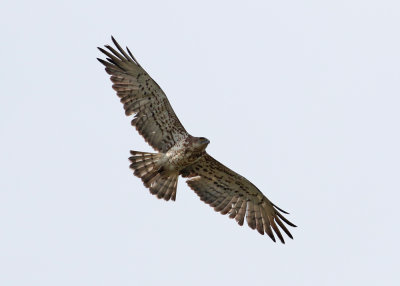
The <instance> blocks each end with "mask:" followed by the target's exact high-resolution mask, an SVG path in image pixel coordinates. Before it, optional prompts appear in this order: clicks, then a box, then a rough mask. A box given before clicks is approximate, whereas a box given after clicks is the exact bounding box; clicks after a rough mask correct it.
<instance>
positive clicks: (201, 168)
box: [98, 37, 295, 243]
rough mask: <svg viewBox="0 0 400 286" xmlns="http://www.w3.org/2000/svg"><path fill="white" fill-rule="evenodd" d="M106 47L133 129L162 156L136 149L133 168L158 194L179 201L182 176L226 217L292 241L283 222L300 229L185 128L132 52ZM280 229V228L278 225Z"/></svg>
mask: <svg viewBox="0 0 400 286" xmlns="http://www.w3.org/2000/svg"><path fill="white" fill-rule="evenodd" d="M111 38H112V41H113V43H114V45H115V47H116V49H114V48H113V47H111V46H108V45H106V46H105V48H106V49H102V48H99V50H100V51H101V52H102V53H103V54H105V55H106V56H107V58H106V60H102V59H98V60H99V61H100V62H101V63H102V64H103V65H104V66H105V70H106V72H107V73H108V74H110V75H111V81H112V82H113V85H112V87H113V89H114V90H115V91H116V92H117V95H118V96H119V97H120V99H121V102H122V104H123V105H124V109H125V114H126V115H127V116H129V115H134V118H133V120H132V125H133V126H135V128H136V130H137V131H138V132H139V133H140V134H141V135H142V136H143V137H144V139H145V140H146V142H147V143H149V144H150V145H151V146H152V147H153V148H154V149H155V150H156V151H158V153H147V152H138V151H131V155H132V156H131V157H130V158H129V160H130V161H131V165H130V168H131V169H132V170H133V172H134V174H135V175H136V176H137V177H139V178H141V179H142V181H143V184H144V185H145V187H147V188H148V189H149V190H150V192H151V193H152V194H153V195H156V196H157V197H158V198H160V199H161V198H162V199H165V200H167V201H168V200H170V199H171V200H175V199H176V189H177V183H178V176H179V175H181V176H182V177H185V178H188V179H187V181H186V182H187V184H188V185H189V187H190V188H191V189H193V190H194V191H195V192H196V194H197V195H198V196H199V197H200V199H201V200H202V201H204V202H205V203H207V204H209V205H210V206H212V207H213V208H214V210H215V211H217V212H220V213H221V214H229V217H230V218H234V219H235V220H236V221H237V222H238V224H239V225H243V223H244V220H245V219H246V221H247V224H248V225H249V226H250V227H251V228H252V229H257V231H258V232H259V233H261V234H264V233H266V234H267V235H268V236H269V237H270V238H271V239H272V240H273V241H275V236H274V233H275V234H276V235H277V236H278V238H279V240H280V241H281V242H282V243H285V241H284V239H283V236H282V233H281V231H280V229H282V230H283V231H284V232H285V233H286V234H287V235H288V236H289V237H290V238H293V237H292V235H291V233H290V232H289V230H288V229H287V227H286V226H285V224H284V223H286V224H288V225H290V226H292V227H295V225H294V224H293V223H291V222H290V221H289V220H287V219H286V218H285V217H284V216H283V215H282V214H281V212H282V213H285V214H287V213H286V212H285V211H283V210H282V209H280V208H278V207H277V206H276V205H274V204H273V203H272V202H271V201H270V200H268V199H267V197H265V196H264V195H263V193H261V191H260V190H259V189H258V188H257V187H256V186H254V185H253V184H252V183H251V182H250V181H248V180H247V179H246V178H244V177H242V176H241V175H239V174H237V173H235V172H234V171H232V170H231V169H229V168H227V167H225V166H224V165H222V164H221V163H219V162H218V161H217V160H215V159H214V158H213V157H211V156H210V155H209V154H207V152H206V151H205V149H206V147H207V145H208V144H209V143H210V141H209V140H208V139H206V138H204V137H194V136H191V135H190V134H189V133H188V132H187V131H186V130H185V128H184V127H183V126H182V124H181V122H180V121H179V119H178V117H177V116H176V114H175V112H174V110H173V109H172V107H171V105H170V103H169V101H168V98H167V96H166V95H165V93H164V92H163V91H162V89H161V88H160V87H159V85H158V84H157V83H156V82H155V81H154V80H153V79H152V78H151V77H150V76H149V75H148V74H147V72H146V71H145V70H144V69H143V68H142V67H141V66H140V64H139V63H138V61H137V60H136V59H135V57H134V56H133V55H132V53H131V52H130V50H129V49H128V48H126V51H125V50H123V49H122V48H121V46H120V45H119V44H118V43H117V41H116V40H115V39H114V38H113V37H111ZM278 226H279V227H278Z"/></svg>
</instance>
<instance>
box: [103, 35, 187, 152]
mask: <svg viewBox="0 0 400 286" xmlns="http://www.w3.org/2000/svg"><path fill="white" fill-rule="evenodd" d="M112 41H113V42H114V44H115V46H116V48H117V49H118V51H117V50H115V49H114V48H113V47H111V46H108V45H107V46H105V47H106V48H107V49H108V51H107V50H105V49H102V48H99V50H100V51H101V52H102V53H103V54H105V55H106V56H107V57H108V58H107V61H105V60H102V59H98V60H99V61H100V62H101V63H102V64H103V65H104V66H105V67H106V69H105V70H106V72H107V73H108V74H110V75H111V81H112V82H113V86H112V87H113V89H115V90H116V91H117V95H118V96H119V97H120V98H121V102H122V103H123V105H124V109H125V114H126V115H127V116H128V115H132V114H135V118H134V119H133V120H132V125H133V126H135V127H136V129H137V131H138V132H139V133H140V134H141V135H142V136H143V137H144V139H145V140H146V142H147V143H149V144H150V145H151V146H152V147H153V148H154V149H155V150H157V151H160V152H166V151H167V150H168V149H169V148H171V147H172V146H173V145H175V143H176V142H178V141H180V140H181V139H183V138H186V137H187V136H188V133H187V132H186V130H185V128H184V127H183V126H182V124H181V123H180V121H179V119H178V117H177V116H176V115H175V112H174V110H173V109H172V107H171V104H170V103H169V101H168V98H167V96H166V95H165V93H164V92H163V91H162V89H161V88H160V87H159V86H158V84H157V83H156V82H155V81H154V80H153V79H152V78H151V77H150V76H149V75H148V74H147V72H146V71H145V70H144V69H143V68H142V67H141V66H140V65H139V63H138V62H137V61H136V59H135V58H134V57H133V55H132V53H131V52H130V51H129V49H128V48H127V52H128V53H129V55H128V54H127V53H126V52H125V51H124V50H123V49H122V48H121V46H120V45H119V44H118V43H117V41H116V40H115V39H114V38H112Z"/></svg>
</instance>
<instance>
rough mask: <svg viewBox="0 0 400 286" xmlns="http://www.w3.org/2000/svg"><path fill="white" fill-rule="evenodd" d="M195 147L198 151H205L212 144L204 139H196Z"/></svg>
mask: <svg viewBox="0 0 400 286" xmlns="http://www.w3.org/2000/svg"><path fill="white" fill-rule="evenodd" d="M193 143H194V144H193V145H194V147H195V148H196V149H201V150H205V149H206V148H207V145H208V144H210V140H208V139H207V138H204V137H195V140H194V142H193Z"/></svg>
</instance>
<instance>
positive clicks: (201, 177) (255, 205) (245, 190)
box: [182, 154, 296, 243]
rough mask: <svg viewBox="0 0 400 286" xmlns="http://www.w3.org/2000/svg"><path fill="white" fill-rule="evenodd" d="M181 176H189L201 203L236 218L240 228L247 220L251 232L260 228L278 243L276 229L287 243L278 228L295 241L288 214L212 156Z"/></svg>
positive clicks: (194, 165)
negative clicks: (289, 228)
mask: <svg viewBox="0 0 400 286" xmlns="http://www.w3.org/2000/svg"><path fill="white" fill-rule="evenodd" d="M182 176H183V177H189V179H188V180H187V181H186V182H187V184H188V185H189V186H190V188H191V189H193V190H194V191H195V192H196V194H197V195H198V196H199V197H200V199H201V200H202V201H204V202H205V203H207V204H209V205H210V206H211V207H213V208H214V210H215V211H217V212H220V213H221V214H228V213H229V217H230V218H235V219H236V221H237V222H238V223H239V225H243V222H244V218H245V217H246V220H247V224H248V225H249V226H250V227H251V228H252V229H257V230H258V232H259V233H261V234H264V233H266V234H267V235H268V236H269V237H270V238H271V239H272V240H273V241H275V237H274V234H273V232H272V230H274V232H275V233H276V235H277V236H278V237H279V239H280V241H281V242H282V243H285V240H284V239H283V237H282V234H281V232H280V230H279V228H278V226H277V225H279V227H280V228H281V229H282V230H283V231H284V232H285V233H286V234H287V235H288V236H289V237H290V238H292V239H293V237H292V235H291V234H290V232H289V230H288V229H287V228H286V226H285V225H284V224H283V222H285V223H286V224H288V225H290V226H293V227H296V226H295V225H294V224H293V223H291V222H290V221H289V220H287V219H286V218H285V217H284V216H283V215H282V214H281V213H280V212H283V213H286V212H285V211H283V210H282V209H280V208H278V207H277V206H275V205H274V204H273V203H272V202H271V201H270V200H268V199H267V198H266V197H265V196H264V195H263V194H262V193H261V191H260V190H259V189H257V187H256V186H254V185H253V184H252V183H251V182H250V181H248V180H247V179H246V178H244V177H242V176H240V175H239V174H237V173H235V172H233V171H232V170H231V169H229V168H227V167H225V166H224V165H222V164H221V163H220V162H218V161H217V160H215V159H214V158H212V157H211V156H210V155H208V154H205V155H204V156H203V157H202V158H201V159H199V161H197V162H196V163H195V164H193V165H191V166H189V167H187V168H185V169H184V170H183V171H182ZM286 214H287V213H286ZM282 221H283V222H282Z"/></svg>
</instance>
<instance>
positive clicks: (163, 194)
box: [129, 151, 179, 201]
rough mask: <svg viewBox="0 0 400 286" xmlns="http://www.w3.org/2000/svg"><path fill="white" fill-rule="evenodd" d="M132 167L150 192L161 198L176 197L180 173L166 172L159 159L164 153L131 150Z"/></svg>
mask: <svg viewBox="0 0 400 286" xmlns="http://www.w3.org/2000/svg"><path fill="white" fill-rule="evenodd" d="M131 155H132V156H131V157H129V160H130V161H131V165H130V168H131V169H132V170H133V171H134V172H133V173H134V174H135V176H137V177H139V178H141V179H142V181H143V184H144V185H145V187H146V188H149V190H150V193H152V194H153V195H156V196H157V198H159V199H164V200H166V201H169V200H170V199H172V200H173V201H175V199H176V187H177V185H178V176H179V173H172V174H171V173H168V174H167V173H165V172H163V170H162V167H161V166H160V165H159V164H158V161H159V160H160V159H161V158H162V156H163V154H162V153H146V152H138V151H131Z"/></svg>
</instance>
